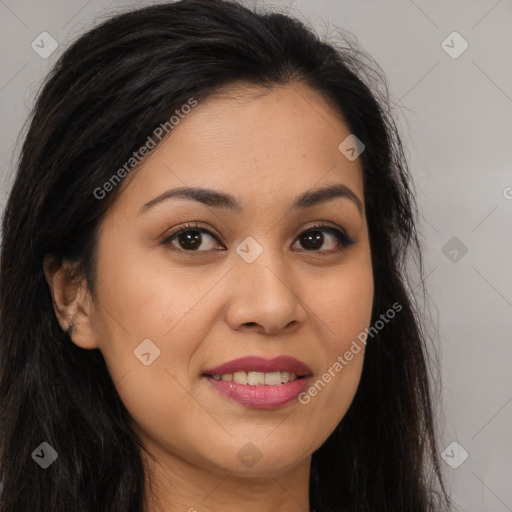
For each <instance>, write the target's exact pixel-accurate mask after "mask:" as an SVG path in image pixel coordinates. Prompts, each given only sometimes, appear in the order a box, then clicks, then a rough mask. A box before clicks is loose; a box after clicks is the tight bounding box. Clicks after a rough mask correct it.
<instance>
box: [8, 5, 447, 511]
mask: <svg viewBox="0 0 512 512" xmlns="http://www.w3.org/2000/svg"><path fill="white" fill-rule="evenodd" d="M346 41H348V40H346ZM376 79H379V80H380V83H384V82H383V81H382V80H383V79H381V77H380V71H379V70H378V69H377V67H375V68H374V69H373V71H372V70H371V68H370V67H368V59H367V57H365V56H364V54H363V53H362V52H360V51H356V49H355V47H354V46H353V45H352V44H348V43H347V42H345V43H343V40H340V42H339V43H327V42H324V41H322V40H320V39H319V37H318V36H316V35H315V34H314V33H313V32H312V31H311V30H310V29H309V28H307V27H306V26H305V25H304V24H303V23H302V22H300V21H299V20H297V19H294V18H292V17H289V16H287V15H284V14H279V13H271V12H266V13H265V12H263V13H256V12H252V11H250V10H249V9H247V8H245V7H242V6H241V5H239V4H236V3H233V2H230V1H221V0H214V1H212V0H189V1H180V2H176V3H169V4H160V5H153V6H150V7H145V8H141V9H138V10H133V11H131V12H127V13H124V14H121V15H116V16H114V17H112V18H111V19H109V20H107V21H105V22H103V23H102V24H101V25H99V26H98V27H96V28H94V29H93V30H91V31H89V32H87V33H86V34H84V35H83V36H81V37H79V38H78V39H77V40H76V41H75V42H74V43H73V44H72V45H71V46H70V47H69V48H68V49H67V50H66V51H65V53H64V54H63V55H62V56H61V58H60V59H59V60H58V62H57V64H56V65H55V67H54V68H53V70H52V71H51V73H50V74H49V76H48V78H47V80H46V82H45V84H44V87H43V88H42V90H41V92H40V94H39V96H38V99H37V102H36V105H35V108H34V110H33V113H32V117H31V122H30V125H29V128H28V131H27V133H26V136H25V139H24V144H23V146H22V150H21V156H20V159H19V165H18V168H17V174H16V178H15V181H14V185H13V187H12V190H11V193H10V196H9V199H8V202H7V206H6V209H5V212H4V216H3V242H2V250H1V271H0V300H1V310H0V313H1V316H0V322H1V323H0V364H1V369H0V481H1V485H2V491H1V497H0V509H1V511H2V512H28V511H30V512H43V511H45V512H46V511H52V512H69V511H71V510H72V511H73V512H86V511H91V512H92V511H94V512H99V511H101V512H104V511H111V512H128V511H130V512H132V511H133V512H142V510H143V509H144V506H145V505H144V504H145V475H144V467H143V464H142V457H141V453H140V450H141V445H140V442H139V440H138V439H137V436H136V435H135V434H134V432H133V430H132V428H131V427H130V418H129V415H128V413H127V411H126V409H125V407H124V405H123V403H122V402H121V400H120V398H119V396H118V394H117V391H116V389H115V386H114V384H113V382H112V380H111V378H110V376H109V373H108V371H107V368H106V365H105V362H104V360H103V357H102V355H101V353H100V351H99V350H83V349H81V348H79V347H77V346H76V345H75V344H74V343H72V342H71V341H70V338H69V336H68V335H67V334H66V333H65V332H63V331H62V329H61V328H60V326H59V324H58V322H57V319H56V316H55V313H54V310H53V306H52V298H51V294H50V291H49V288H48V286H47V283H46V280H45V276H44V273H43V265H42V262H43V258H44V256H45V255H47V254H53V255H55V256H56V257H57V258H58V259H59V260H60V261H63V260H69V261H73V262H76V263H77V264H78V265H79V268H80V269H81V271H82V272H83V274H84V275H85V276H86V277H87V280H88V283H89V286H90V288H91V289H92V288H93V287H94V269H95V247H96V235H97V230H98V226H99V223H100V221H101V220H102V218H103V216H104V215H105V212H106V211H107V209H108V207H109V206H110V205H111V204H112V202H113V201H115V199H116V194H117V191H116V190H114V191H112V192H111V193H110V194H108V195H107V196H106V197H105V198H103V199H97V198H96V197H95V195H94V191H95V190H96V189H97V188H98V187H100V186H102V185H103V184H104V183H105V182H107V181H108V180H109V178H111V176H112V174H113V172H115V171H116V170H117V169H118V168H119V167H120V166H121V165H122V164H123V163H124V162H126V161H127V160H128V159H129V158H130V156H131V155H132V153H133V152H134V151H135V150H137V149H138V148H140V147H141V146H142V145H143V144H144V143H145V142H146V140H147V137H148V135H150V134H151V133H153V131H154V130H155V128H156V127H157V126H159V125H160V124H161V123H164V122H166V121H167V120H168V119H169V117H170V115H172V113H173V112H174V111H175V109H177V108H179V107H180V106H181V105H183V104H185V103H187V101H188V100H189V99H190V98H191V97H193V98H195V99H196V100H198V101H201V99H204V98H206V97H207V96H208V95H210V94H212V93H214V92H216V91H217V90H219V88H221V87H222V86H225V85H228V84H232V83H245V84H256V85H260V86H263V87H268V88H272V87H274V86H278V85H282V84H289V83H298V82H300V83H303V84H306V85H308V86H309V87H310V88H311V89H313V90H315V91H317V92H319V93H320V94H321V95H322V96H323V97H324V98H326V99H327V100H328V101H330V103H331V104H332V105H333V106H334V108H336V109H338V110H339V112H341V113H342V115H343V119H344V120H345V122H346V123H347V125H348V127H349V129H350V131H351V132H353V133H355V134H357V137H358V138H359V139H360V140H361V141H362V142H363V143H364V144H365V147H366V149H365V151H364V152H363V153H362V154H361V156H360V160H361V165H362V168H363V178H364V198H365V203H366V215H367V222H368V228H369V236H370V244H371V252H372V265H373V272H374V279H375V299H374V304H373V317H372V323H373V322H375V321H376V320H378V319H379V316H380V315H381V314H383V313H384V312H385V311H386V310H388V309H389V308H390V307H391V305H392V304H394V303H396V302H398V303H399V304H400V305H402V308H403V309H402V311H401V312H400V314H399V319H397V320H396V321H393V322H390V323H389V324H388V325H387V326H386V328H385V329H382V330H380V331H379V332H378V334H377V335H376V336H375V337H374V338H373V339H372V340H371V342H369V343H368V345H367V349H366V354H365V359H364V367H363V374H362V378H361V382H360V385H359V388H358V391H357V394H356V396H355V398H354V401H353V403H352V405H351V407H350V409H349V410H348V412H347V414H346V415H345V417H344V418H343V420H342V421H341V422H340V424H339V425H338V426H337V427H336V429H335V430H334V432H333V433H332V435H331V436H330V437H329V438H328V439H327V441H326V442H325V443H324V444H323V445H322V446H321V447H320V448H319V449H318V450H317V451H316V452H315V453H314V454H313V458H312V467H311V480H310V501H311V507H312V508H313V509H316V510H317V511H318V512H325V511H330V512H341V511H351V512H356V511H357V512H370V511H371V512H386V511H389V512H406V511H407V512H426V511H434V510H435V511H441V510H446V509H447V508H448V506H449V499H448V497H447V493H446V490H445V486H444V484H443V479H442V474H441V469H440V462H439V456H438V449H437V444H436V437H437V430H436V428H435V425H434V412H433V397H432V391H431V390H432V388H431V384H430V383H429V382H430V381H429V374H430V370H429V368H430V366H429V364H428V358H429V353H428V351H427V336H426V335H425V332H424V328H423V327H422V324H421V323H420V319H421V314H420V312H419V310H418V307H417V306H416V302H415V301H414V298H413V296H412V294H411V292H410V291H409V288H408V279H407V277H406V275H407V274H406V272H405V270H406V263H407V261H409V258H410V257H411V256H415V260H416V261H417V262H419V265H418V268H419V271H420V276H421V272H422V268H421V267H422V265H421V256H420V253H419V242H418V235H417V232H416V228H415V225H416V218H417V212H416V205H415V201H414V196H413V193H412V190H413V189H412V183H411V178H410V173H409V170H408V168H407V163H406V159H405V157H404V153H403V149H402V145H401V142H400V138H399V135H398V133H397V129H396V126H395V124H394V122H393V119H392V116H391V115H390V107H389V102H388V101H387V99H386V95H385V93H384V92H383V91H385V87H384V89H382V88H380V89H379V88H375V87H374V85H370V84H375V83H377V82H376V81H375V80H376ZM132 172H136V171H132ZM117 188H119V187H117ZM43 441H45V442H47V443H49V444H50V445H51V446H53V447H54V448H55V449H56V450H57V452H58V463H57V462H56V463H54V464H52V465H51V466H50V467H49V468H48V469H46V470H42V469H41V467H39V465H38V464H36V463H35V462H34V460H33V459H32V457H31V454H32V452H33V451H34V449H35V448H36V447H38V446H39V445H40V443H41V442H43Z"/></svg>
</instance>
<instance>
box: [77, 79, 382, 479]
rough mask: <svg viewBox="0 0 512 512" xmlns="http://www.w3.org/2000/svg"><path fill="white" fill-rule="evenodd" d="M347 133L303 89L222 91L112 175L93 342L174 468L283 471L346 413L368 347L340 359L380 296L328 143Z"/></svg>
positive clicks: (356, 175) (349, 174)
mask: <svg viewBox="0 0 512 512" xmlns="http://www.w3.org/2000/svg"><path fill="white" fill-rule="evenodd" d="M349 135H350V131H349V129H348V128H347V126H346V125H345V124H344V123H343V122H342V120H341V118H340V116H339V115H337V114H336V113H335V112H334V111H333V110H332V109H331V108H330V107H329V106H328V104H326V103H325V102H324V101H323V99H322V98H321V97H320V96H319V95H318V94H317V93H315V92H313V91H311V90H310V89H308V88H307V87H306V86H303V85H299V84H294V85H288V86H285V87H279V88H275V89H274V90H272V91H268V90H264V89H261V88H256V87H251V88H249V87H243V88H242V87H240V88H238V89H234V88H232V87H231V88H226V89H224V91H223V94H222V95H220V94H218V95H216V96H214V97H210V98H209V99H208V100H204V101H200V102H199V103H198V105H197V106H196V107H195V108H193V109H192V110H191V112H190V113H189V114H188V115H187V116H186V117H184V118H182V119H181V120H180V122H179V124H178V125H177V126H176V127H175V128H174V129H173V130H172V132H171V135H170V136H169V137H168V138H167V139H166V140H164V142H162V143H161V145H159V146H158V147H157V148H156V149H154V150H153V152H152V153H151V154H150V155H149V157H148V159H147V160H146V162H145V163H144V165H143V166H142V167H140V168H139V169H137V170H136V171H133V173H132V174H129V175H128V176H127V177H126V178H125V179H124V181H123V182H122V184H121V185H120V187H121V188H122V191H121V192H122V193H121V194H120V195H119V196H118V198H117V199H116V201H115V203H114V204H113V206H112V207H111V209H110V210H109V211H108V213H107V214H106V216H105V218H104V220H103V222H102V224H101V226H100V231H99V239H98V248H97V249H98V254H97V257H98V259H97V274H96V289H95V293H94V296H93V297H92V300H93V305H94V307H93V308H92V310H91V311H90V325H91V331H90V336H89V340H88V342H87V343H88V345H87V346H88V347H89V348H90V347H92V346H97V347H98V348H99V349H100V350H101V352H102V354H103V356H104V358H105V361H106V363H107V366H108V369H109V371H110V373H111V375H112V379H113V381H114V383H115V385H116V388H117V390H118V392H119V395H120V397H121V399H122V401H123V402H124V404H125V406H126V408H127V410H128V411H129V413H130V415H131V416H132V418H133V424H134V428H135V429H136V431H137V433H138V434H139V436H140V437H141V439H142V441H143V443H144V444H145V445H146V447H147V448H148V449H149V450H150V451H151V452H153V453H154V454H155V455H157V456H159V457H161V458H162V460H166V461H167V462H168V463H169V464H171V465H172V463H173V461H176V460H181V461H186V462H188V463H191V464H194V465H195V466H196V467H197V466H199V467H202V468H204V469H207V470H209V471H215V472H219V473H225V472H226V471H229V472H234V473H235V474H239V475H249V474H251V475H262V474H264V473H266V472H267V471H269V470H271V471H272V473H273V474H279V473H280V472H284V471H287V470H290V469H291V468H293V467H296V466H298V465H299V464H300V463H301V462H304V461H307V460H308V457H309V456H310V455H311V454H312V452H313V451H314V450H315V449H317V448H318V447H319V446H320V445H321V444H322V443H323V442H324V441H325V440H326V438H327V437H328V436H329V434H330V433H331V432H332V431H333V429H334V428H335V426H336V425H337V424H338V423H339V422H340V420H341V419H342V418H343V416H344V415H345V413H346V411H347V409H348V407H349V405H350V403H351V402H352V399H353V397H354V394H355V392H356V389H357V386H358V383H359V380H360V375H361V369H362V363H363V355H364V349H363V350H360V351H359V352H358V353H356V354H355V355H353V358H352V359H351V360H350V361H348V360H346V358H344V354H345V353H346V352H347V351H349V350H350V347H351V345H352V346H353V341H354V340H357V337H358V335H359V334H360V333H361V332H362V331H363V330H364V329H365V328H366V327H368V326H369V323H370V318H371V311H372V300H373V276H372V267H371V259H370V246H369V240H368V231H367V226H366V218H365V213H364V199H363V197H364V196H363V181H362V173H361V167H360V163H359V161H358V159H356V160H353V159H348V158H346V157H345V156H344V154H343V153H342V152H341V151H340V150H339V149H338V146H339V145H340V143H341V142H342V141H344V140H345V139H346V138H347V136H349ZM327 186H330V187H333V186H337V187H339V189H338V191H337V193H326V194H318V195H317V194H316V192H317V191H319V190H321V189H324V188H325V187H327ZM192 188H194V189H208V191H209V192H208V193H206V192H200V191H197V192H194V193H192V192H190V190H191V189H192ZM175 189H182V191H183V190H189V192H187V193H186V194H185V193H184V192H182V193H181V194H179V195H178V194H171V192H172V191H173V190H175ZM331 192H332V191H331ZM228 197H229V198H228ZM298 198H302V199H301V200H298ZM235 203H236V206H237V207H235ZM319 224H323V225H324V226H322V227H318V225H319ZM187 225H191V226H189V227H188V228H186V230H185V231H184V232H183V233H182V234H181V235H177V234H175V233H176V231H178V230H180V229H181V228H184V227H186V226H187ZM78 330H80V325H78ZM148 340H149V341H148ZM84 344H85V343H84ZM361 345H362V344H361V343H359V346H361ZM340 357H341V358H342V359H343V361H345V363H346V364H343V365H342V369H341V370H339V366H338V365H336V362H340V359H339V358H340ZM247 358H253V359H247ZM276 358H279V359H276ZM244 359H245V361H244ZM237 360H241V361H237ZM340 364H341V363H340ZM335 368H337V369H338V370H336V369H335ZM329 369H330V377H331V378H330V379H329V378H327V377H325V376H324V377H323V378H322V376H323V375H324V374H325V373H326V372H328V371H329ZM292 372H294V373H295V374H297V377H300V378H297V379H296V380H295V376H294V375H293V373H292ZM220 375H222V378H221V379H220V380H219V376H220ZM233 375H235V377H233ZM233 378H234V379H235V381H233ZM246 379H248V380H249V383H247V384H245V382H246ZM288 379H289V382H286V381H287V380H288ZM318 381H321V382H322V384H318ZM326 381H327V382H326ZM283 382H284V383H283ZM315 383H317V386H316V388H315V389H316V394H315V392H314V391H313V392H312V393H309V392H308V390H309V389H310V388H311V387H314V384H315ZM298 397H300V400H299V398H298Z"/></svg>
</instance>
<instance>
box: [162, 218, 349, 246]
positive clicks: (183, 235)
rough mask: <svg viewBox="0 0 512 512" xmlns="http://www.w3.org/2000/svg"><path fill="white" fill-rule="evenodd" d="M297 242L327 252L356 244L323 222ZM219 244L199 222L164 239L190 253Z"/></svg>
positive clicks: (168, 243)
mask: <svg viewBox="0 0 512 512" xmlns="http://www.w3.org/2000/svg"><path fill="white" fill-rule="evenodd" d="M326 233H327V236H325V234H326ZM297 242H300V244H301V245H302V248H303V250H306V251H312V252H325V253H332V252H337V251H342V250H343V249H345V248H347V247H349V246H351V245H353V244H354V241H353V240H352V238H350V237H349V236H348V234H347V233H346V232H345V231H344V230H342V229H338V228H335V227H333V226H329V225H326V224H323V223H320V224H318V225H315V226H311V227H309V228H308V229H306V230H304V231H303V232H302V233H301V234H300V235H299V237H298V238H297ZM297 242H295V244H296V243H297ZM218 244H219V242H218V238H217V236H215V235H214V234H213V233H212V232H211V231H210V230H208V229H206V228H204V227H201V226H200V225H199V224H197V223H192V224H186V225H184V226H182V227H181V228H179V229H177V230H176V231H174V232H173V233H171V234H170V235H169V236H168V237H167V238H165V240H163V241H162V245H172V246H174V247H176V248H177V249H181V250H183V251H185V252H189V253H190V252H207V251H211V250H215V247H216V246H217V245H218ZM295 244H294V245H295ZM325 244H327V247H325ZM201 247H202V249H201ZM295 250H297V249H295Z"/></svg>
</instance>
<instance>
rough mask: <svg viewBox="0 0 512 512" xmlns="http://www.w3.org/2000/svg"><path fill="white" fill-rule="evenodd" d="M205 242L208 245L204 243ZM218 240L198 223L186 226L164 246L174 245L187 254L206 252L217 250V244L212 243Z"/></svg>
mask: <svg viewBox="0 0 512 512" xmlns="http://www.w3.org/2000/svg"><path fill="white" fill-rule="evenodd" d="M205 235H206V237H205ZM208 239H209V240H208ZM205 240H206V243H204V242H205ZM216 240H217V238H216V237H215V236H214V235H213V234H212V233H211V232H210V231H209V230H208V229H206V228H203V227H201V226H199V224H197V223H193V224H186V225H185V226H182V227H181V228H180V229H178V230H177V231H175V232H173V233H171V234H170V235H169V236H168V237H167V238H166V239H165V240H164V241H163V242H162V244H163V245H174V246H175V247H177V248H178V249H183V250H184V251H187V252H205V251H209V250H213V249H214V248H215V245H216V244H215V243H212V241H214V242H215V241H216ZM175 242H176V243H175ZM204 245H206V248H203V249H201V250H199V247H201V246H204Z"/></svg>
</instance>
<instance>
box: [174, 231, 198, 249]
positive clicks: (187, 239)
mask: <svg viewBox="0 0 512 512" xmlns="http://www.w3.org/2000/svg"><path fill="white" fill-rule="evenodd" d="M179 242H180V245H181V247H182V248H183V249H189V250H190V249H197V248H198V247H199V246H200V245H201V232H200V231H187V233H183V234H181V235H180V236H179ZM187 244H188V246H187Z"/></svg>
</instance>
